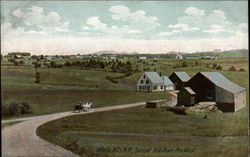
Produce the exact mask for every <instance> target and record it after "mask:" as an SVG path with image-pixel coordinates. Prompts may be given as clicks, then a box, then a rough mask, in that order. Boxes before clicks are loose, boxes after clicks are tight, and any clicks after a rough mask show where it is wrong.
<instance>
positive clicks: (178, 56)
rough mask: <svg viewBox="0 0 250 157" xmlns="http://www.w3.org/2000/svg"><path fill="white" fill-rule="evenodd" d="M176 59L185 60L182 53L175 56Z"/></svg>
mask: <svg viewBox="0 0 250 157" xmlns="http://www.w3.org/2000/svg"><path fill="white" fill-rule="evenodd" d="M175 58H176V59H183V56H182V55H181V53H178V54H177V55H176V56H175Z"/></svg>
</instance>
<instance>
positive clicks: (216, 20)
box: [177, 7, 231, 30]
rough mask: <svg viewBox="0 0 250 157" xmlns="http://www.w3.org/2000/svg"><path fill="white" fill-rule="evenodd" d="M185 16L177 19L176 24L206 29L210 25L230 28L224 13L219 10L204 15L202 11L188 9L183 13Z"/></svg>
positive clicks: (192, 8)
mask: <svg viewBox="0 0 250 157" xmlns="http://www.w3.org/2000/svg"><path fill="white" fill-rule="evenodd" d="M184 12H185V13H186V15H185V16H182V17H179V18H178V19H177V24H187V25H188V26H190V27H196V28H200V30H205V29H208V28H209V27H210V26H211V25H220V26H223V27H224V28H227V27H230V26H231V23H230V22H229V21H227V20H226V16H225V13H224V12H223V11H221V10H213V11H212V12H210V13H208V14H206V13H205V11H204V10H201V9H198V8H194V7H190V8H187V9H186V10H185V11H184Z"/></svg>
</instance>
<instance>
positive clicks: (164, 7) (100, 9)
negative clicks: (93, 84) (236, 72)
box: [1, 1, 248, 55]
mask: <svg viewBox="0 0 250 157" xmlns="http://www.w3.org/2000/svg"><path fill="white" fill-rule="evenodd" d="M247 3H248V2H247V1H71V2H70V1H50V2H49V1H1V53H8V52H13V51H22V52H31V53H32V54H61V55H64V54H65V55H66V54H78V53H80V54H86V53H92V52H96V51H104V50H113V51H117V52H138V53H166V52H169V51H179V52H186V53H190V52H199V51H212V50H214V49H221V50H231V49H242V48H246V49H248V5H247Z"/></svg>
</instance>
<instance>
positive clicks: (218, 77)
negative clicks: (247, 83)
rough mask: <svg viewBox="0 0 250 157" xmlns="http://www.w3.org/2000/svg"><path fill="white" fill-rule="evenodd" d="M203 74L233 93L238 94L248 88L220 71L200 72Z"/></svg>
mask: <svg viewBox="0 0 250 157" xmlns="http://www.w3.org/2000/svg"><path fill="white" fill-rule="evenodd" d="M200 74H202V75H203V76H205V77H206V78H207V79H209V80H210V81H211V82H212V83H214V84H215V85H216V86H218V87H220V88H222V89H225V90H227V91H229V92H231V93H234V94H237V93H239V92H242V91H244V90H246V89H245V88H243V87H241V86H239V85H237V84H236V83H234V82H232V81H230V80H229V79H227V78H226V77H225V76H224V75H222V74H221V73H219V72H200Z"/></svg>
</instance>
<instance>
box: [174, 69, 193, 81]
mask: <svg viewBox="0 0 250 157" xmlns="http://www.w3.org/2000/svg"><path fill="white" fill-rule="evenodd" d="M174 73H175V74H176V75H177V77H179V78H180V79H181V81H182V82H187V81H188V80H190V78H191V77H190V76H189V75H188V74H187V73H186V72H184V71H178V72H174Z"/></svg>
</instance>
